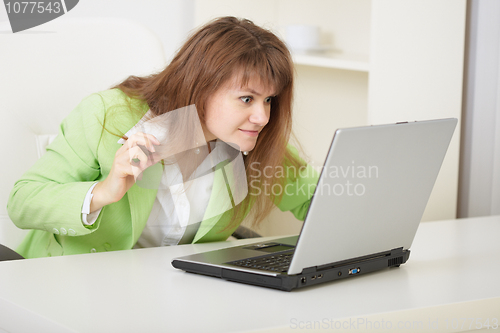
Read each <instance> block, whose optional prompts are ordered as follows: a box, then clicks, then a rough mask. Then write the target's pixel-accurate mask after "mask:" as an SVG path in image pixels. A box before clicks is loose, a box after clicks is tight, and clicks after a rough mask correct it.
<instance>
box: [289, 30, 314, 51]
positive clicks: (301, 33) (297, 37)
mask: <svg viewBox="0 0 500 333" xmlns="http://www.w3.org/2000/svg"><path fill="white" fill-rule="evenodd" d="M286 43H287V45H288V47H289V48H290V50H291V51H292V52H297V53H303V52H307V51H309V50H314V49H316V48H318V46H319V27H318V26H315V25H306V24H295V25H288V26H286Z"/></svg>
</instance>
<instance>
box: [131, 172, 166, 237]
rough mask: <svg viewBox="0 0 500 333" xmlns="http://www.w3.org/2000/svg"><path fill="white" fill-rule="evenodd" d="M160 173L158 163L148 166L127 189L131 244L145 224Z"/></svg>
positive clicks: (151, 206)
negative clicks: (138, 179) (138, 178)
mask: <svg viewBox="0 0 500 333" xmlns="http://www.w3.org/2000/svg"><path fill="white" fill-rule="evenodd" d="M162 173H163V168H162V165H161V164H160V163H157V164H155V165H153V166H151V167H149V168H148V169H146V171H145V172H144V173H143V176H142V180H141V181H138V182H137V183H136V184H134V185H133V186H132V187H131V188H130V189H129V190H128V191H127V197H128V202H129V205H130V215H131V221H132V240H133V244H135V243H136V242H137V240H138V239H139V237H140V236H141V233H142V230H143V229H144V227H145V226H146V223H147V221H148V218H149V214H150V213H151V209H152V208H153V204H154V201H155V198H156V194H157V192H158V185H159V183H160V180H161V175H162Z"/></svg>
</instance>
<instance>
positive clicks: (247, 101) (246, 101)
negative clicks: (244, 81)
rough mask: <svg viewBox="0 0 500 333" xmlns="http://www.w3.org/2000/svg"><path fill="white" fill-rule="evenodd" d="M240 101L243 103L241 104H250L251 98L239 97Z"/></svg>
mask: <svg viewBox="0 0 500 333" xmlns="http://www.w3.org/2000/svg"><path fill="white" fill-rule="evenodd" d="M240 99H241V100H242V101H243V103H250V102H251V101H252V97H248V96H245V97H240Z"/></svg>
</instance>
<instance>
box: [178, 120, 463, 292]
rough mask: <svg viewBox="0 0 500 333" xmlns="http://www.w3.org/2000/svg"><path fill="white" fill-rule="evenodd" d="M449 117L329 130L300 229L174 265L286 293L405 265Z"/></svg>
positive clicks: (450, 125)
mask: <svg viewBox="0 0 500 333" xmlns="http://www.w3.org/2000/svg"><path fill="white" fill-rule="evenodd" d="M456 124H457V119H454V118H450V119H437V120H426V121H415V122H400V123H395V124H387V125H375V126H365V127H356V128H345V129H338V130H337V131H335V135H334V137H333V140H332V143H331V145H330V150H329V152H328V155H327V157H326V160H325V163H324V166H323V168H322V170H321V174H320V178H319V181H318V184H317V186H316V188H315V191H314V195H313V197H312V200H311V204H310V206H309V210H308V212H307V215H306V218H305V220H304V224H303V226H302V230H301V232H300V234H299V235H298V236H290V237H283V238H278V239H274V240H272V241H265V242H263V241H261V242H259V241H258V239H256V243H255V244H250V245H240V246H235V247H230V248H225V249H221V250H216V251H209V252H204V253H198V254H194V255H189V256H184V257H180V258H176V259H174V260H173V261H172V265H173V266H174V267H175V268H178V269H181V270H184V271H186V272H190V273H198V274H203V275H209V276H214V277H218V278H222V279H226V280H230V281H236V282H241V283H246V284H252V285H257V286H262V287H269V288H275V289H280V290H286V291H290V290H292V289H296V288H304V287H309V286H313V285H317V284H320V283H325V282H329V281H335V280H340V279H346V278H355V277H357V276H360V275H364V274H368V273H370V272H374V271H378V270H382V269H388V268H392V267H399V266H400V265H402V264H404V263H406V261H407V260H408V258H409V255H410V247H411V244H412V242H413V238H414V237H415V234H416V232H417V228H418V225H419V223H420V220H421V218H422V215H423V213H424V209H425V207H426V205H427V201H428V199H429V196H430V194H431V191H432V188H433V186H434V183H435V181H436V178H437V175H438V173H439V170H440V168H441V164H442V162H443V159H444V157H445V155H446V151H447V149H448V145H449V143H450V140H451V137H452V135H453V132H454V130H455V127H456Z"/></svg>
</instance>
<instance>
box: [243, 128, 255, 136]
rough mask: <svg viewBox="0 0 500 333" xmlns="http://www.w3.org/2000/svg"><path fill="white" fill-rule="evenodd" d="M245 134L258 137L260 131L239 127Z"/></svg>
mask: <svg viewBox="0 0 500 333" xmlns="http://www.w3.org/2000/svg"><path fill="white" fill-rule="evenodd" d="M238 129H239V130H240V131H241V132H242V133H243V134H246V135H248V136H252V137H256V136H258V135H259V131H249V130H244V129H241V128H238Z"/></svg>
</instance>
